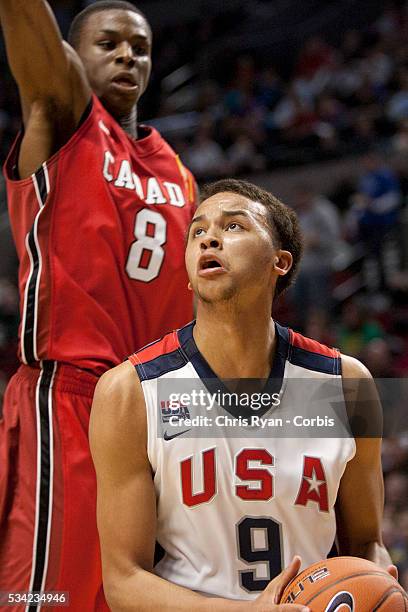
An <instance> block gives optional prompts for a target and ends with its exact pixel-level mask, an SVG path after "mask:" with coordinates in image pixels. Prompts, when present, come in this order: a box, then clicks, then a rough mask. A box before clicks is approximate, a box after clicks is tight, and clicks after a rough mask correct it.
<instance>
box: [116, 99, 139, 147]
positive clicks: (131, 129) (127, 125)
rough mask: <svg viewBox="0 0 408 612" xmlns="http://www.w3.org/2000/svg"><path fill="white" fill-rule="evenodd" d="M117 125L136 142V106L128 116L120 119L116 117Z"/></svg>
mask: <svg viewBox="0 0 408 612" xmlns="http://www.w3.org/2000/svg"><path fill="white" fill-rule="evenodd" d="M118 123H119V125H120V127H121V128H123V129H124V130H125V132H127V133H128V134H129V136H132V138H135V139H136V140H137V137H138V130H137V108H136V106H134V107H133V108H132V110H131V111H130V113H129V114H127V115H123V116H122V117H118Z"/></svg>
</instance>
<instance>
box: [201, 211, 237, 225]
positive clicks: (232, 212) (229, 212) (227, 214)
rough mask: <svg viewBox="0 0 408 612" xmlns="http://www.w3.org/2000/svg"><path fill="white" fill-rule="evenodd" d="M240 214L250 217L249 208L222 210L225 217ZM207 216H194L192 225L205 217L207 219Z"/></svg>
mask: <svg viewBox="0 0 408 612" xmlns="http://www.w3.org/2000/svg"><path fill="white" fill-rule="evenodd" d="M238 215H243V216H244V217H249V214H248V211H247V210H223V211H222V216H223V217H236V216H238ZM206 218H207V217H206V215H198V217H194V219H192V221H191V224H190V225H193V223H197V222H198V221H202V220H203V219H206Z"/></svg>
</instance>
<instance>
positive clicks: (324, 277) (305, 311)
mask: <svg viewBox="0 0 408 612" xmlns="http://www.w3.org/2000/svg"><path fill="white" fill-rule="evenodd" d="M293 206H294V208H295V210H296V212H297V214H298V216H299V222H300V226H301V228H302V232H303V237H304V254H303V258H302V263H301V266H300V270H299V274H298V278H297V281H296V284H295V286H294V288H293V296H294V297H295V301H296V302H297V303H299V304H301V305H302V319H303V324H304V323H305V322H306V320H307V318H308V316H309V313H310V311H311V309H320V310H325V309H328V308H329V307H330V305H331V272H332V264H333V258H334V255H335V253H336V250H337V246H338V241H339V240H340V233H339V232H340V220H339V215H338V212H337V210H336V208H335V206H334V205H333V204H332V203H331V202H330V201H329V200H328V199H327V198H325V197H324V196H322V195H321V194H319V193H317V192H316V191H315V189H314V188H313V186H312V185H311V184H309V183H306V182H303V183H299V184H298V185H297V186H296V189H295V194H294V199H293Z"/></svg>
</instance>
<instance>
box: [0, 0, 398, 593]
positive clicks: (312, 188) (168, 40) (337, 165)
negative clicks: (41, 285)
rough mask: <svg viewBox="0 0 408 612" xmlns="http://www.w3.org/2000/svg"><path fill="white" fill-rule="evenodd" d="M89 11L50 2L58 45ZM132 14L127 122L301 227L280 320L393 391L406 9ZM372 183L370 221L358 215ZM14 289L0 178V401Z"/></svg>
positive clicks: (386, 452) (246, 5) (391, 461)
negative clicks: (143, 72) (136, 63)
mask: <svg viewBox="0 0 408 612" xmlns="http://www.w3.org/2000/svg"><path fill="white" fill-rule="evenodd" d="M90 3H91V2H81V1H73V0H58V1H55V2H50V4H51V6H52V7H53V9H54V11H55V14H56V16H57V19H58V22H59V24H60V27H61V29H62V31H63V33H64V35H65V34H66V33H67V30H68V27H69V24H70V21H71V19H72V16H73V15H74V14H75V13H76V12H78V11H79V10H80V9H81V8H83V7H84V6H85V5H86V4H90ZM137 5H138V6H139V7H140V8H141V9H142V10H143V11H144V12H145V13H146V15H147V17H148V18H149V20H150V21H151V23H152V26H153V32H154V47H153V49H154V50H153V73H152V79H151V83H150V86H149V89H148V91H147V92H146V93H145V95H144V96H143V98H142V101H141V104H140V107H139V118H140V120H143V121H145V122H147V123H150V124H153V125H155V126H156V127H157V128H158V129H159V130H160V131H161V132H162V133H163V134H164V135H165V136H166V138H167V139H168V140H169V141H170V142H171V143H172V144H173V145H174V147H175V148H176V150H177V151H178V152H179V153H180V155H181V157H182V159H183V161H184V162H185V163H186V165H188V166H189V167H190V168H191V169H192V170H193V171H194V173H195V175H196V177H197V178H198V180H199V181H200V182H203V181H206V180H209V179H214V178H218V177H222V176H242V177H244V178H247V179H249V180H251V181H253V182H255V183H257V184H259V185H261V186H263V187H266V188H267V189H269V190H271V191H272V192H273V193H275V194H276V195H277V196H279V197H281V198H282V199H283V200H284V201H285V202H286V203H287V204H289V205H291V206H293V207H294V208H295V209H296V210H297V212H298V214H299V216H300V220H301V224H302V227H303V231H304V233H305V237H306V252H305V257H304V261H303V265H302V267H301V271H300V275H299V278H298V282H297V285H296V287H295V289H294V290H292V291H291V292H289V293H288V294H287V295H286V297H285V298H284V299H283V300H282V301H281V302H280V303H279V305H278V312H277V318H278V320H280V321H281V322H283V323H286V324H289V325H291V326H292V327H294V328H295V329H297V330H300V331H303V332H304V333H305V334H306V335H310V336H312V337H313V338H316V339H317V340H319V341H321V342H324V343H327V344H330V345H335V346H337V347H339V348H340V349H341V350H342V351H343V352H345V353H348V354H351V355H354V356H356V357H358V358H359V359H361V360H362V361H363V362H364V363H365V364H366V365H367V366H368V367H369V369H370V370H371V372H372V374H373V375H374V376H375V377H376V378H377V379H384V378H386V379H394V380H395V384H397V383H399V384H401V383H404V382H406V378H407V375H408V208H407V203H408V164H407V161H408V3H405V2H401V1H399V2H390V3H386V4H384V2H383V1H381V0H342V1H333V0H307V1H306V2H303V3H299V2H298V1H295V0H273V1H268V0H245V1H244V0H223V1H221V0H206V1H201V0H189V1H188V2H182V1H174V0H151V1H144V0H141V1H140V2H138V3H137ZM0 64H1V65H0V69H1V87H0V158H1V161H2V162H3V161H4V159H5V156H6V154H7V151H8V148H9V146H10V144H11V142H12V139H13V137H14V136H15V134H16V132H17V130H18V129H19V126H20V109H19V101H18V95H17V89H16V87H15V84H14V82H13V80H12V78H11V76H10V73H9V71H8V68H7V64H6V59H5V52H4V42H3V39H2V38H1V36H0ZM373 185H376V190H377V192H376V193H375V194H374V197H373V198H372V199H371V200H370V201H371V204H370V206H372V207H374V208H375V211H376V214H374V215H370V214H368V213H367V212H364V211H366V209H365V208H364V206H365V204H366V202H367V201H368V200H369V198H370V197H371V196H373V193H372V189H373ZM84 204H86V203H84ZM16 276H17V258H16V254H15V251H14V247H13V244H12V239H11V236H10V228H9V223H8V215H7V204H6V195H5V188H4V180H3V178H0V396H2V394H3V392H4V388H5V386H6V382H7V380H8V378H9V377H10V375H11V374H12V373H13V372H14V370H15V369H16V367H17V361H16V348H17V343H16V337H17V329H18V320H19V317H18V294H17V287H16ZM135 348H136V347H135ZM404 379H405V380H404ZM405 400H406V398H405V399H404V397H403V396H401V397H399V398H398V397H397V398H396V401H395V402H394V404H395V405H394V406H393V408H392V409H393V415H392V417H391V416H390V415H386V417H389V418H387V434H388V435H387V437H386V439H385V440H384V444H383V466H384V475H385V496H386V507H385V518H384V540H385V543H386V545H387V546H388V548H389V550H390V552H391V555H392V557H393V560H394V562H395V563H397V565H398V567H399V570H400V580H401V582H402V584H403V585H404V586H405V588H406V589H408V506H407V500H408V470H407V468H408V424H406V423H407V414H408V409H407V403H406V401H405ZM385 410H390V408H389V406H388V404H387V405H386V406H385Z"/></svg>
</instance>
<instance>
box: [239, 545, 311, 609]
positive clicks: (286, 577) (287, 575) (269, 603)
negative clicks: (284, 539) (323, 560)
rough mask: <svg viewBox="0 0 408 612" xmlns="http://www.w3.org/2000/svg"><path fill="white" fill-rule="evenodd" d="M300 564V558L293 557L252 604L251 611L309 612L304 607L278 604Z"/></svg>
mask: <svg viewBox="0 0 408 612" xmlns="http://www.w3.org/2000/svg"><path fill="white" fill-rule="evenodd" d="M300 564H301V559H300V557H293V559H292V561H291V562H290V564H289V565H288V567H287V568H285V569H284V570H283V572H281V573H280V574H279V576H276V578H274V579H273V580H271V582H270V583H269V584H268V586H267V587H266V589H265V590H264V591H263V592H262V593H261V595H259V596H258V597H257V598H256V599H255V600H254V601H253V602H252V605H251V610H254V612H255V611H256V612H310V610H309V608H307V607H305V606H299V605H296V604H279V603H278V602H279V600H280V598H281V596H282V593H283V591H284V590H285V588H286V585H288V584H289V582H290V581H291V580H292V578H294V577H295V576H296V575H297V573H298V571H299V569H300Z"/></svg>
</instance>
